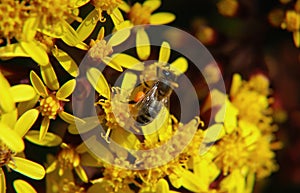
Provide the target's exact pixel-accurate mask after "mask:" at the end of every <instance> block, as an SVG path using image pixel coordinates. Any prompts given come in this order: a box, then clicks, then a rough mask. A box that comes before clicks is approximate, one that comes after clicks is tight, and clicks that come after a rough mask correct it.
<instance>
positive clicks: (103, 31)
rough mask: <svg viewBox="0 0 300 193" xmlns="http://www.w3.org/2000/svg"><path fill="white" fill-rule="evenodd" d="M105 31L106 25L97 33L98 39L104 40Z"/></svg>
mask: <svg viewBox="0 0 300 193" xmlns="http://www.w3.org/2000/svg"><path fill="white" fill-rule="evenodd" d="M104 33H105V29H104V27H101V28H100V30H99V32H98V35H97V40H103V38H104Z"/></svg>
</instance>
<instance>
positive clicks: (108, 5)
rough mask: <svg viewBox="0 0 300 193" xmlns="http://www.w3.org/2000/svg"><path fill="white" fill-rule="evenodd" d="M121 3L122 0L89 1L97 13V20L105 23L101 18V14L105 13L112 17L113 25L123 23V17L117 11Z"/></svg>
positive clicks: (104, 19)
mask: <svg viewBox="0 0 300 193" xmlns="http://www.w3.org/2000/svg"><path fill="white" fill-rule="evenodd" d="M123 3H124V2H123V1H122V0H102V1H100V0H91V4H92V5H93V6H94V7H95V10H96V11H97V12H98V19H99V20H100V21H101V22H105V21H106V18H104V17H103V16H102V12H103V11H106V13H107V14H108V15H110V16H111V17H112V20H113V22H114V23H115V24H117V23H119V22H122V21H123V16H122V14H121V12H120V10H119V9H118V8H119V7H120V6H122V4H123Z"/></svg>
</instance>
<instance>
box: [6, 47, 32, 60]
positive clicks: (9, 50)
mask: <svg viewBox="0 0 300 193" xmlns="http://www.w3.org/2000/svg"><path fill="white" fill-rule="evenodd" d="M9 57H30V56H29V54H28V53H27V52H26V51H25V50H24V49H23V48H22V47H21V44H20V43H15V44H9V45H6V46H3V47H1V48H0V58H9Z"/></svg>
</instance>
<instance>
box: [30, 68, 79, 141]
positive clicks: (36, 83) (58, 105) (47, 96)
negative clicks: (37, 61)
mask: <svg viewBox="0 0 300 193" xmlns="http://www.w3.org/2000/svg"><path fill="white" fill-rule="evenodd" d="M30 81H31V84H32V85H33V87H34V89H35V91H36V93H37V94H38V95H39V96H40V97H41V99H40V103H39V107H38V110H39V112H40V113H41V115H42V116H43V121H42V124H41V128H40V135H39V139H40V140H43V139H44V137H45V136H46V133H47V131H48V128H49V124H50V119H55V118H56V116H57V115H58V116H59V117H60V118H61V119H62V120H64V121H65V122H67V123H73V122H74V121H75V119H77V120H79V121H80V119H78V118H76V117H74V116H73V115H71V114H69V113H67V112H65V111H64V109H63V106H64V102H68V101H69V99H67V97H69V96H70V95H71V94H72V92H73V91H74V89H75V84H76V82H75V80H69V81H68V82H66V83H65V84H64V85H63V86H62V87H61V88H59V90H57V91H56V92H54V91H50V90H48V89H47V88H46V86H45V85H44V84H43V82H42V80H41V79H40V78H39V77H38V75H37V74H36V73H35V72H34V71H31V72H30Z"/></svg>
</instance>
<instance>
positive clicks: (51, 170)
mask: <svg viewBox="0 0 300 193" xmlns="http://www.w3.org/2000/svg"><path fill="white" fill-rule="evenodd" d="M56 168H57V160H55V161H53V162H52V163H51V164H50V166H49V167H47V169H46V173H47V174H49V173H51V172H53V171H54V170H55V169H56Z"/></svg>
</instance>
